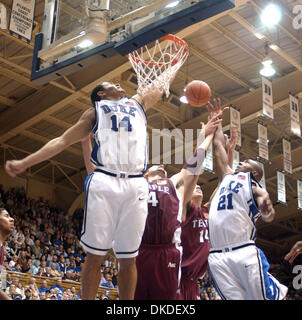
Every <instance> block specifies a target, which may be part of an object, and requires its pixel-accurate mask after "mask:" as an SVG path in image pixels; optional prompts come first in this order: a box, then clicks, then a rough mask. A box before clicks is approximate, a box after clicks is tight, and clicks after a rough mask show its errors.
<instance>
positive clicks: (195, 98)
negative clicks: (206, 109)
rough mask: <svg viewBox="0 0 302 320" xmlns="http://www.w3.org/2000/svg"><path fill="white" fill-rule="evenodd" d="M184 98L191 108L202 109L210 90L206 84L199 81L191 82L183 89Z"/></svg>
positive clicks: (208, 98) (209, 95)
mask: <svg viewBox="0 0 302 320" xmlns="http://www.w3.org/2000/svg"><path fill="white" fill-rule="evenodd" d="M184 92H185V96H186V97H187V99H188V102H189V104H190V105H191V106H192V107H202V106H204V105H205V104H207V103H208V102H209V100H210V97H211V89H210V87H209V86H208V84H207V83H205V82H204V81H201V80H193V81H191V82H190V83H188V85H187V86H186V87H185V90H184Z"/></svg>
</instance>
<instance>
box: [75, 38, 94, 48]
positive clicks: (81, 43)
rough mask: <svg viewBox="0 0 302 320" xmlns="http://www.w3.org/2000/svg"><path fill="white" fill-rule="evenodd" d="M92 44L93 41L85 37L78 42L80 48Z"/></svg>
mask: <svg viewBox="0 0 302 320" xmlns="http://www.w3.org/2000/svg"><path fill="white" fill-rule="evenodd" d="M92 45H93V42H92V41H91V40H89V39H85V40H83V41H81V42H80V43H79V44H78V47H80V48H81V49H84V48H88V47H90V46H92Z"/></svg>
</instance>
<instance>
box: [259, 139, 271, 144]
mask: <svg viewBox="0 0 302 320" xmlns="http://www.w3.org/2000/svg"><path fill="white" fill-rule="evenodd" d="M256 142H257V143H259V139H257V140H256ZM267 143H269V140H268V139H267Z"/></svg>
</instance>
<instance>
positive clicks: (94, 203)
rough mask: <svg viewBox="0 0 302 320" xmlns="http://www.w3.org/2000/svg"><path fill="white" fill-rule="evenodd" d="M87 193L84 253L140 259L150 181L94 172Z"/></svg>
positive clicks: (83, 228)
mask: <svg viewBox="0 0 302 320" xmlns="http://www.w3.org/2000/svg"><path fill="white" fill-rule="evenodd" d="M84 189H85V211H84V218H83V224H82V233H81V245H82V246H83V248H84V250H85V251H86V252H89V253H92V254H96V255H106V253H107V251H108V250H109V249H111V248H113V250H114V253H115V255H116V257H117V258H133V257H136V256H137V254H138V249H139V246H140V243H141V239H142V236H143V232H144V229H145V223H146V218H147V213H148V203H147V199H148V183H147V180H146V179H145V178H144V177H138V178H126V179H125V178H117V177H112V176H110V175H107V174H104V173H101V172H93V173H91V174H90V175H88V176H87V178H86V180H85V184H84Z"/></svg>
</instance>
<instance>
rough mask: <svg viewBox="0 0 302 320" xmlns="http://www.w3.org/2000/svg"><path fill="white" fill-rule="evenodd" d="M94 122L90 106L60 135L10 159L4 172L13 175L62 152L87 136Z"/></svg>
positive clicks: (93, 113)
mask: <svg viewBox="0 0 302 320" xmlns="http://www.w3.org/2000/svg"><path fill="white" fill-rule="evenodd" d="M94 122H95V112H94V108H90V109H88V110H87V111H85V112H84V113H83V115H82V116H81V118H80V119H79V120H78V122H77V123H76V124H75V125H73V126H72V127H71V128H69V129H68V130H66V131H65V132H64V133H63V134H62V135H61V136H60V137H58V138H55V139H52V140H50V141H49V142H47V143H46V144H45V145H44V146H43V147H42V148H41V149H39V150H38V151H36V152H35V153H32V154H30V155H29V156H27V157H26V158H24V159H22V160H11V161H7V162H6V164H5V170H6V172H7V173H8V174H9V175H10V176H12V177H15V176H16V175H18V174H20V173H22V172H24V171H25V170H26V169H27V168H29V167H31V166H33V165H35V164H38V163H40V162H42V161H45V160H48V159H50V158H52V157H53V156H55V155H57V154H58V153H60V152H62V151H63V150H64V149H66V148H67V147H68V146H70V145H72V144H74V143H76V142H78V141H81V140H82V139H83V138H84V137H86V136H88V135H89V133H90V131H91V130H92V128H93V126H94Z"/></svg>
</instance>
